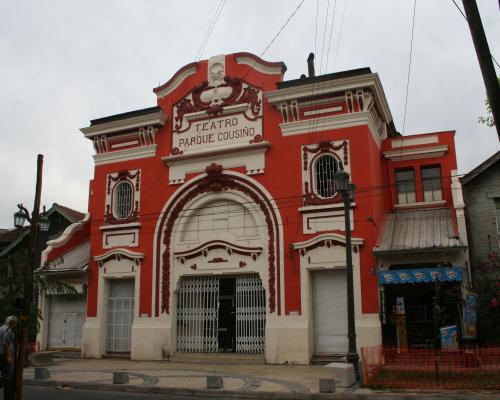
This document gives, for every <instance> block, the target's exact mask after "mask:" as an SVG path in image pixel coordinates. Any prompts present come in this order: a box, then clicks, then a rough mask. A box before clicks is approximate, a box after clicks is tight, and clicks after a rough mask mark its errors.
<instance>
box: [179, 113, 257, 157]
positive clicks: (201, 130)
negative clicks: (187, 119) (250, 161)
mask: <svg viewBox="0 0 500 400" xmlns="http://www.w3.org/2000/svg"><path fill="white" fill-rule="evenodd" d="M256 136H257V138H256ZM261 138H262V119H257V120H254V121H252V120H248V119H247V118H246V117H245V115H243V114H239V115H228V116H222V117H217V118H211V119H203V120H199V121H192V123H191V126H190V127H189V129H188V130H186V131H184V132H181V133H174V137H173V147H176V148H178V149H179V151H180V154H182V153H185V152H186V151H190V150H200V149H206V148H213V147H215V148H217V147H223V146H228V145H235V144H243V143H253V142H257V141H260V140H261Z"/></svg>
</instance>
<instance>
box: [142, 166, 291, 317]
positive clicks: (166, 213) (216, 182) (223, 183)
mask: <svg viewBox="0 0 500 400" xmlns="http://www.w3.org/2000/svg"><path fill="white" fill-rule="evenodd" d="M210 193H228V194H232V195H236V196H240V197H241V196H242V195H243V197H242V198H243V199H247V200H246V202H247V203H249V204H251V202H253V203H254V204H255V206H254V207H252V208H258V209H260V213H261V215H262V216H261V217H258V218H259V219H263V220H264V221H265V222H264V223H263V224H262V225H263V226H266V227H267V232H268V235H267V236H268V237H267V238H266V239H267V240H266V242H267V243H266V250H267V258H268V260H267V261H268V263H267V264H268V268H267V269H268V276H267V277H266V279H265V281H266V282H267V287H268V291H269V295H268V313H271V314H272V313H276V314H278V315H281V312H282V307H283V301H282V299H283V293H284V288H283V244H282V240H283V239H282V238H283V231H282V221H281V217H280V214H279V210H278V207H277V205H276V203H275V201H274V200H273V199H272V197H271V195H270V193H269V192H268V191H267V190H266V189H265V188H264V187H263V186H262V185H261V184H259V183H258V182H256V181H255V180H254V179H251V178H249V177H247V176H246V175H243V174H241V173H238V172H235V171H223V169H222V166H220V165H217V164H211V165H209V166H208V167H207V168H206V173H205V174H202V175H200V176H198V177H196V178H194V179H192V180H190V181H188V182H186V183H185V184H183V185H182V186H181V187H179V189H178V190H177V191H176V192H175V193H174V194H173V195H172V196H171V197H170V199H169V200H168V201H167V203H166V204H165V206H164V208H163V210H162V213H161V214H160V217H159V219H158V222H157V224H156V228H155V235H154V246H155V248H154V252H153V288H154V290H153V296H152V309H153V315H155V316H157V317H158V316H160V315H169V314H171V311H172V307H171V301H170V300H171V299H170V296H171V293H172V287H171V282H170V278H171V276H170V274H171V271H170V268H171V263H172V257H173V255H172V254H171V253H172V234H173V232H174V228H175V226H176V224H177V219H178V218H179V215H180V214H181V213H183V212H185V211H186V210H188V212H190V211H191V210H190V209H191V208H193V209H196V208H195V207H191V206H190V205H191V204H192V203H193V202H197V201H202V202H203V200H200V199H203V198H204V197H207V194H210ZM205 201H211V200H210V199H209V197H207V198H206V200H205ZM252 212H255V210H252ZM253 215H255V214H253ZM263 282H264V279H263Z"/></svg>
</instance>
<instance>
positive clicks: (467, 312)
mask: <svg viewBox="0 0 500 400" xmlns="http://www.w3.org/2000/svg"><path fill="white" fill-rule="evenodd" d="M476 321H477V294H476V293H471V292H468V293H466V294H465V298H464V310H463V322H464V332H463V337H465V338H471V339H475V338H476Z"/></svg>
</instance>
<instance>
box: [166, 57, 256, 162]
mask: <svg viewBox="0 0 500 400" xmlns="http://www.w3.org/2000/svg"><path fill="white" fill-rule="evenodd" d="M218 65H221V64H214V65H213V66H212V68H215V69H214V70H212V71H211V75H210V79H209V80H208V81H204V82H202V83H201V84H199V85H198V86H196V87H194V88H193V89H192V90H191V91H190V92H189V93H188V94H187V95H186V96H185V97H184V98H183V99H181V100H180V101H179V102H177V103H176V104H175V105H174V107H173V116H174V118H173V119H172V125H173V126H172V128H173V132H174V134H173V139H172V150H171V155H173V156H180V155H182V154H185V153H186V152H187V153H189V152H192V151H196V150H213V149H220V148H221V147H222V148H225V147H228V146H231V145H238V144H240V145H241V144H243V143H245V144H253V143H259V142H261V141H262V140H263V135H262V90H261V89H259V88H256V87H253V86H251V85H249V84H248V83H246V82H244V81H243V80H242V79H240V78H235V77H231V76H221V74H222V71H219V70H217V68H218ZM220 68H222V67H220Z"/></svg>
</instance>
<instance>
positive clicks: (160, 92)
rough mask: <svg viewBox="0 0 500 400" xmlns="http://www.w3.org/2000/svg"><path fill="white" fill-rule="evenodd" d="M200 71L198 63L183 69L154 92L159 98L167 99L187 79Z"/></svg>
mask: <svg viewBox="0 0 500 400" xmlns="http://www.w3.org/2000/svg"><path fill="white" fill-rule="evenodd" d="M197 71H198V63H197V62H194V63H191V64H188V65H185V66H184V67H182V68H181V69H180V70H179V71H177V72H176V73H175V74H174V76H173V77H172V78H171V79H170V80H169V81H168V82H166V83H164V84H163V85H161V86H158V87H157V88H154V89H153V92H154V93H155V94H156V96H157V97H158V98H162V97H165V96H166V95H168V94H170V93H172V92H173V91H174V90H175V89H177V88H178V87H179V85H180V84H181V83H182V82H183V81H184V79H186V78H187V77H189V76H191V75H194V74H196V72H197Z"/></svg>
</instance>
